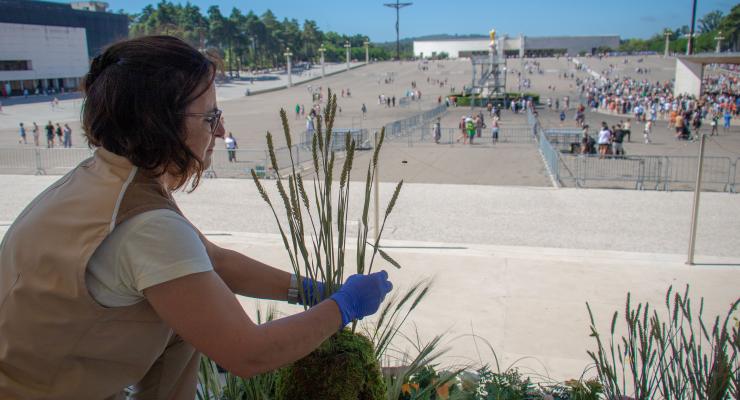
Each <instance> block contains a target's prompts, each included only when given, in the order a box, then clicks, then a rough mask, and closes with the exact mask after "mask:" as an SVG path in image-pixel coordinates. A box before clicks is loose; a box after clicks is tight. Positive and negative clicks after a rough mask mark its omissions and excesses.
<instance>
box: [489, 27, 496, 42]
mask: <svg viewBox="0 0 740 400" xmlns="http://www.w3.org/2000/svg"><path fill="white" fill-rule="evenodd" d="M488 34H489V35H491V44H494V43H496V30H495V29H491V31H490V32H488Z"/></svg>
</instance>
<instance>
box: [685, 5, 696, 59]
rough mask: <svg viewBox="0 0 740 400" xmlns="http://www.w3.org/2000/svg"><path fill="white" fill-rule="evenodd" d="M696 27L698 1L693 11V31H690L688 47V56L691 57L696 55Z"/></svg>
mask: <svg viewBox="0 0 740 400" xmlns="http://www.w3.org/2000/svg"><path fill="white" fill-rule="evenodd" d="M695 26H696V0H694V8H693V10H692V11H691V30H690V31H689V41H688V44H687V46H686V55H688V56H690V55H692V54H694V27H695Z"/></svg>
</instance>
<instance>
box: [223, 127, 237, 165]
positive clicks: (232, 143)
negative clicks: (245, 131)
mask: <svg viewBox="0 0 740 400" xmlns="http://www.w3.org/2000/svg"><path fill="white" fill-rule="evenodd" d="M224 143H226V151H227V152H228V153H229V162H236V149H238V148H239V146H238V145H237V144H236V139H234V135H232V134H231V132H229V134H228V136H226V137H225V138H224Z"/></svg>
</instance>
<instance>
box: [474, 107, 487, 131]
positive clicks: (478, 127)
mask: <svg viewBox="0 0 740 400" xmlns="http://www.w3.org/2000/svg"><path fill="white" fill-rule="evenodd" d="M485 127H486V123H485V122H484V121H483V113H482V112H479V113H478V115H476V117H475V134H476V136H477V137H481V135H482V134H483V128H485Z"/></svg>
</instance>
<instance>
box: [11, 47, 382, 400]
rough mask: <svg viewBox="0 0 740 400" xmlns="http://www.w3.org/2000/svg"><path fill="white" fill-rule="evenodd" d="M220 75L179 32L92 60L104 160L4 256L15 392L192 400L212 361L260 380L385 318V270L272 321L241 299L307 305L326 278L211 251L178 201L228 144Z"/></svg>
mask: <svg viewBox="0 0 740 400" xmlns="http://www.w3.org/2000/svg"><path fill="white" fill-rule="evenodd" d="M216 70H217V68H216V65H215V64H214V62H213V61H212V60H210V59H209V58H207V57H206V56H204V55H203V54H201V53H199V52H198V51H197V50H195V49H194V48H192V47H190V46H189V45H188V44H186V43H184V42H182V41H181V40H179V39H176V38H173V37H166V36H152V37H143V38H138V39H132V40H128V41H123V42H119V43H117V44H114V45H112V46H110V47H109V48H108V49H106V50H105V51H104V52H103V53H102V54H101V55H99V56H97V57H95V59H94V60H93V62H92V64H91V66H90V71H89V73H88V74H87V75H86V76H85V78H84V82H83V85H84V91H85V107H84V108H83V110H84V111H83V115H82V119H83V120H82V125H83V128H84V131H85V137H86V139H87V141H88V143H89V145H90V146H91V147H93V148H95V149H96V150H95V154H94V156H93V157H92V158H90V159H88V160H85V161H83V162H82V163H81V164H80V165H79V166H78V167H77V168H75V169H74V170H72V171H71V172H70V173H68V174H67V175H66V176H64V177H63V178H61V179H60V180H59V181H57V182H56V183H54V184H52V185H51V186H50V187H49V188H48V189H47V190H46V191H44V192H43V193H42V194H40V195H39V196H38V197H37V198H36V199H34V200H33V201H32V202H31V204H30V205H29V206H28V207H27V208H26V209H25V210H24V211H23V213H22V214H21V215H20V216H19V217H18V218H17V219H16V221H15V222H14V223H13V225H12V226H11V227H10V228H9V230H8V232H7V233H6V235H5V238H4V241H3V244H2V248H0V304H2V307H0V349H1V351H0V398H34V399H104V398H115V397H117V396H120V395H121V393H122V391H123V390H124V389H125V388H126V387H129V386H131V387H132V388H133V389H132V390H133V391H134V392H135V393H136V394H135V397H136V398H138V397H139V396H141V397H147V398H157V399H160V398H161V399H165V398H166V399H170V398H175V399H189V400H192V399H193V398H194V396H195V390H196V373H197V370H198V365H199V357H200V355H199V354H200V352H203V353H205V354H206V355H208V356H209V357H210V358H212V359H213V360H215V361H216V362H217V363H218V364H220V365H221V366H223V367H225V368H226V369H228V370H230V371H231V372H233V373H235V374H236V375H239V376H242V377H249V376H253V375H255V374H257V373H261V372H264V371H268V370H272V369H275V368H277V367H279V366H282V365H285V364H287V363H290V362H292V361H295V360H297V359H299V358H301V357H303V356H305V355H307V354H308V353H310V352H311V351H312V350H313V349H314V348H316V347H317V346H318V345H319V344H320V343H322V342H323V341H324V340H325V339H326V338H328V337H329V336H331V335H332V334H333V333H335V332H336V331H337V330H338V329H341V328H342V327H343V326H344V325H345V324H347V323H349V322H351V321H352V320H354V319H358V318H362V317H363V316H366V315H369V314H372V313H374V312H375V311H377V309H378V306H379V304H380V302H381V301H382V299H383V297H384V296H385V294H386V293H387V292H388V291H389V290H390V289H391V284H390V282H388V281H387V274H386V273H385V272H380V273H376V274H372V275H353V276H351V277H350V278H349V279H348V280H347V281H346V282H345V284H344V285H343V286H342V287H341V289H340V290H339V291H338V292H337V293H336V294H335V295H333V296H332V297H331V298H330V299H326V300H325V301H322V302H320V303H319V304H316V305H314V306H313V307H312V308H311V309H310V310H308V311H306V312H303V313H300V314H298V315H294V316H291V317H287V318H283V319H280V320H276V321H273V322H270V323H267V324H263V325H256V324H254V323H253V322H252V321H251V320H250V319H249V317H248V316H247V314H246V313H245V312H244V309H243V308H242V306H241V305H240V304H239V302H238V301H237V299H236V296H235V294H240V295H245V296H251V297H260V298H268V299H276V300H288V299H291V298H292V299H293V300H294V301H295V300H296V299H295V297H296V296H295V294H296V293H297V291H298V285H299V284H301V285H303V288H304V290H315V289H316V290H320V289H321V287H322V286H321V285H322V284H321V282H314V281H310V280H303V281H302V282H301V283H299V282H298V280H297V279H295V277H293V276H291V274H288V273H286V272H283V271H281V270H278V269H275V268H272V267H269V266H267V265H265V264H262V263H260V262H258V261H256V260H253V259H250V258H249V257H246V256H244V255H242V254H239V253H237V252H234V251H231V250H228V249H225V248H221V247H219V246H217V245H215V244H213V243H211V242H210V241H209V240H208V239H207V238H205V237H204V236H203V235H202V234H201V233H200V232H199V231H198V229H197V228H195V227H194V226H193V225H192V224H190V222H189V221H188V220H187V219H186V218H185V217H184V216H183V214H182V212H181V211H180V209H179V208H178V207H177V204H176V202H175V200H174V198H173V197H172V194H173V192H174V191H176V190H179V189H182V188H185V187H190V189H191V190H195V188H197V186H198V183H199V182H200V177H201V174H202V173H203V171H205V170H206V169H207V168H208V166H209V164H210V162H211V153H212V152H213V147H214V145H215V141H216V138H221V137H223V136H224V127H223V126H222V124H221V110H219V109H218V107H217V103H216V91H215V88H214V84H213V82H214V78H215V75H216ZM213 206H214V207H216V206H217V199H214V201H213ZM297 333H300V334H297Z"/></svg>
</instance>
